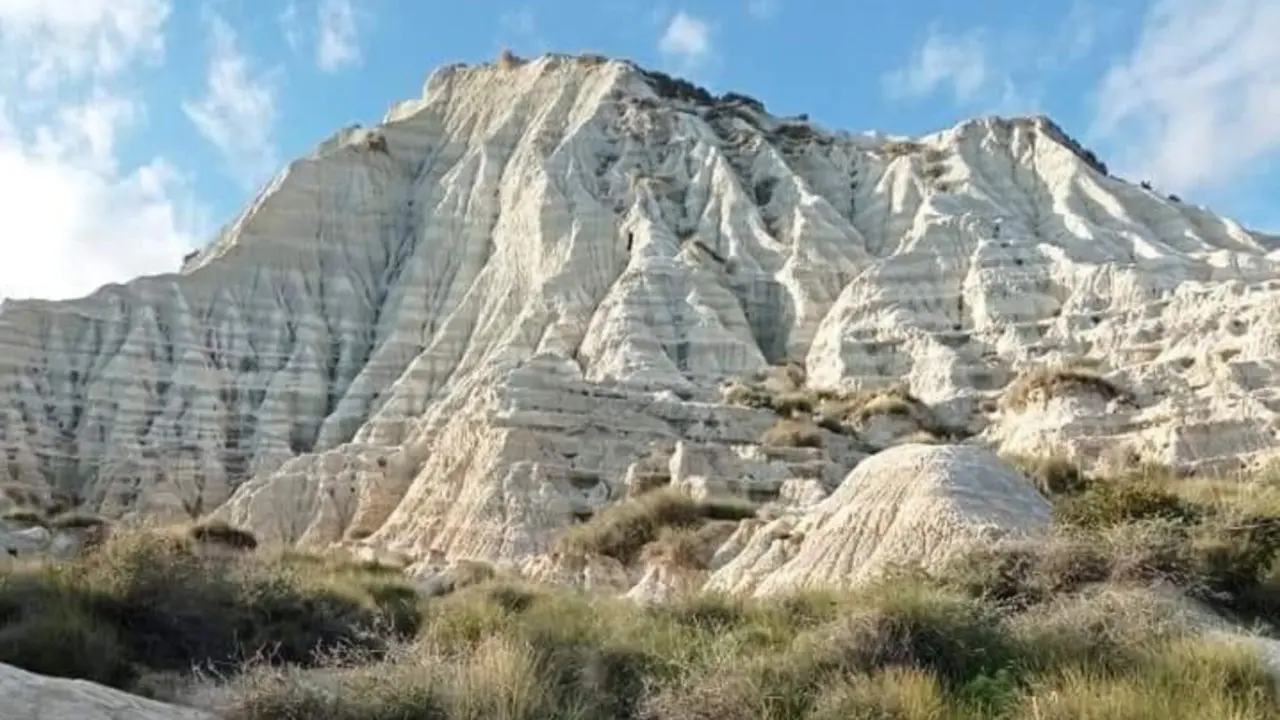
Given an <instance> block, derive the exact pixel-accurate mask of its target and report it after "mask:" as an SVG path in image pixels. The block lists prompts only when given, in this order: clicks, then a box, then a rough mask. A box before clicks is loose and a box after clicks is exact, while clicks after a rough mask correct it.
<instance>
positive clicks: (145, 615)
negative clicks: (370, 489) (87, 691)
mask: <svg viewBox="0 0 1280 720" xmlns="http://www.w3.org/2000/svg"><path fill="white" fill-rule="evenodd" d="M419 623H420V613H419V611H418V608H417V596H416V593H415V591H414V590H413V589H412V587H411V586H409V585H408V583H407V582H404V581H400V582H396V581H394V580H392V579H391V578H389V577H386V576H381V575H375V574H371V573H368V572H366V571H360V570H357V569H354V568H352V569H345V570H340V569H338V568H335V567H333V566H326V565H318V566H310V567H304V566H302V565H300V564H297V563H290V562H288V561H287V560H284V559H281V560H278V561H268V560H263V559H254V558H252V557H250V556H240V557H236V558H218V557H209V556H207V555H204V554H202V553H200V552H199V550H198V548H197V546H196V544H195V543H194V542H193V541H192V540H190V539H189V538H186V537H181V536H177V535H173V534H166V533H131V534H125V535H119V536H113V537H111V538H110V539H108V540H107V541H106V542H105V544H103V545H102V546H101V547H98V548H96V549H95V550H93V551H92V552H89V553H87V554H85V555H84V556H82V557H80V558H77V559H75V560H72V561H67V562H64V563H62V564H59V565H49V566H31V567H25V566H23V567H19V568H17V569H13V570H10V571H7V572H5V573H4V574H3V575H0V638H3V639H5V642H7V643H8V645H7V647H9V648H18V649H21V648H33V647H39V646H41V645H42V644H43V645H48V646H49V647H50V648H60V647H65V648H68V650H67V651H66V652H65V653H62V651H55V650H53V649H51V650H49V651H48V652H47V653H46V654H44V655H39V654H36V653H31V654H29V655H24V654H23V653H24V652H25V651H19V650H12V653H13V654H12V655H11V656H10V659H9V660H8V661H9V662H12V663H13V664H15V665H17V666H19V667H27V668H29V669H33V670H36V671H38V672H49V673H52V674H60V675H65V676H67V677H83V678H88V679H95V680H99V681H103V682H108V683H110V684H114V685H116V686H120V687H126V688H127V687H128V682H129V680H130V678H131V677H132V676H126V675H124V674H121V673H118V672H117V671H116V670H115V669H114V668H117V667H123V666H133V667H136V668H138V669H140V670H149V671H179V672H189V671H190V670H191V668H192V667H193V666H195V665H202V666H213V667H215V668H218V669H219V671H227V670H234V669H235V668H236V667H237V666H239V665H240V664H241V663H242V662H244V661H245V660H246V659H247V658H251V657H254V656H259V655H262V656H265V657H268V658H270V660H271V661H272V662H274V663H293V664H301V665H307V664H310V663H313V662H315V661H316V660H317V656H318V654H324V653H326V652H330V651H334V650H337V649H350V650H365V651H369V652H375V653H376V652H380V651H381V650H383V649H385V647H386V646H387V644H388V643H390V642H392V641H394V639H395V638H396V637H407V636H409V635H411V634H412V633H413V632H415V631H416V629H417V627H418V625H419ZM77 647H84V648H98V649H97V650H95V651H94V652H92V653H88V651H87V650H86V652H84V653H81V652H73V651H72V650H71V649H73V648H77ZM109 648H118V649H117V650H114V651H110V650H109ZM3 651H4V650H3V648H0V652H3ZM59 653H61V654H59ZM28 657H29V658H30V659H29V660H28V659H25V658H28ZM28 663H31V664H30V665H28ZM86 663H88V664H87V665H86ZM36 665H38V666H39V667H38V669H37V667H35V666H36ZM59 667H60V668H61V669H59Z"/></svg>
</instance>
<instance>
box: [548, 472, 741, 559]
mask: <svg viewBox="0 0 1280 720" xmlns="http://www.w3.org/2000/svg"><path fill="white" fill-rule="evenodd" d="M754 515H755V509H754V508H753V507H751V506H750V505H748V504H746V503H741V502H732V501H709V502H699V501H697V500H694V499H693V498H692V497H691V496H690V495H689V494H688V493H686V492H684V491H682V490H680V489H677V488H662V489H659V490H653V491H650V492H647V493H645V494H644V495H639V496H636V497H633V498H628V499H627V500H624V501H623V502H619V503H616V504H614V505H610V506H608V507H606V508H605V509H603V510H601V511H600V512H598V513H596V514H595V515H593V516H592V517H591V519H590V520H589V521H587V522H585V523H581V524H578V525H573V526H571V527H569V528H566V529H565V530H564V531H563V532H562V533H561V535H560V537H559V538H558V540H557V547H558V548H559V550H560V551H562V552H565V553H569V554H572V555H605V556H607V557H612V558H615V559H617V560H620V561H621V562H623V563H626V564H630V563H631V562H634V561H635V560H636V559H637V558H638V557H639V555H640V551H641V550H642V549H643V548H644V546H645V545H647V544H649V543H650V542H653V541H654V540H656V539H658V535H659V533H661V532H662V530H663V529H664V528H689V527H696V526H699V525H701V524H702V523H703V522H705V521H708V520H739V519H743V518H746V517H751V516H754Z"/></svg>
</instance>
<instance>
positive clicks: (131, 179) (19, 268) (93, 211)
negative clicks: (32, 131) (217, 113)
mask: <svg viewBox="0 0 1280 720" xmlns="http://www.w3.org/2000/svg"><path fill="white" fill-rule="evenodd" d="M80 110H82V111H84V112H86V113H94V112H97V110H96V109H95V108H93V107H89V106H86V107H83V108H80ZM121 129H123V126H117V127H115V128H113V132H114V131H118V130H121ZM45 130H47V131H48V132H49V134H48V135H46V138H52V137H55V136H56V135H57V134H58V133H60V132H62V131H61V130H59V129H57V128H45ZM68 139H69V140H71V141H73V142H77V141H78V142H87V143H88V144H89V145H92V144H93V143H94V142H100V141H101V139H100V138H99V139H94V138H87V137H86V138H68ZM52 142H55V143H56V142H57V141H56V140H53V141H52ZM108 142H110V141H108ZM72 147H73V146H72V145H67V146H63V147H61V148H58V150H60V152H48V150H49V148H46V149H45V151H31V150H28V149H27V148H26V147H25V145H24V143H23V142H22V141H21V139H20V138H13V137H6V138H3V139H0V194H3V196H4V198H5V205H6V210H5V213H4V217H3V220H2V221H0V222H3V225H0V233H3V238H4V239H3V240H2V241H0V297H44V298H55V299H56V298H66V297H75V296H79V295H84V294H86V293H89V292H91V291H92V290H93V289H95V288H97V287H99V286H101V285H104V284H106V283H108V282H122V281H124V280H127V279H129V278H132V277H135V276H137V275H145V274H153V273H159V272H171V271H175V270H177V268H178V267H179V265H180V264H181V261H182V257H183V255H185V254H186V253H187V252H188V251H189V249H190V248H192V247H194V246H195V244H196V243H197V241H198V240H199V235H198V234H197V233H199V232H200V231H201V230H202V229H203V227H204V226H206V225H207V223H206V222H205V218H204V217H203V216H202V212H201V210H200V209H199V207H198V206H197V205H196V204H195V203H194V202H182V201H179V200H175V199H174V198H175V196H179V195H184V194H186V193H185V190H186V189H185V187H184V185H183V183H182V179H181V178H180V177H179V176H178V175H177V173H176V171H175V170H174V168H173V167H172V166H171V165H169V164H168V163H167V162H166V161H164V160H162V159H159V158H157V159H154V160H152V161H150V162H149V163H147V164H145V165H142V166H141V167H137V168H134V169H132V170H130V171H128V172H123V173H122V172H119V171H116V170H113V169H104V168H100V167H94V166H93V163H92V162H86V163H82V162H79V161H77V160H76V158H75V157H74V155H75V153H74V152H67V151H69V150H71V149H72Z"/></svg>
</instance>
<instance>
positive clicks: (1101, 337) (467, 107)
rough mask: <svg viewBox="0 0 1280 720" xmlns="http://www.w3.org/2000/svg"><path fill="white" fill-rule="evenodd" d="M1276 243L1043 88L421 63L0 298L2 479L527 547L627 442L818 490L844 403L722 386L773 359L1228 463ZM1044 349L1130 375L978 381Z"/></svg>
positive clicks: (1093, 449) (622, 477) (694, 483)
mask: <svg viewBox="0 0 1280 720" xmlns="http://www.w3.org/2000/svg"><path fill="white" fill-rule="evenodd" d="M1276 246H1277V241H1276V240H1275V239H1274V238H1268V237H1265V236H1263V235H1261V234H1258V233H1254V232H1250V231H1248V230H1246V229H1245V228H1243V227H1241V226H1240V225H1238V224H1237V223H1234V222H1232V221H1230V220H1226V219H1223V218H1221V217H1218V216H1216V215H1214V214H1212V213H1210V212H1208V211H1206V210H1204V209H1201V208H1198V207H1194V206H1191V205H1189V204H1185V203H1182V202H1180V201H1177V200H1176V199H1170V198H1167V197H1164V196H1162V195H1160V194H1157V193H1156V192H1153V191H1151V190H1148V189H1146V188H1143V187H1140V186H1139V185H1136V184H1130V183H1129V182H1126V181H1124V180H1121V179H1117V178H1114V177H1110V176H1109V175H1108V174H1107V173H1106V172H1105V168H1104V167H1102V165H1101V163H1099V162H1098V161H1097V160H1096V159H1095V158H1093V156H1092V155H1091V154H1089V153H1087V152H1085V151H1084V150H1082V149H1081V148H1080V147H1079V146H1077V145H1076V144H1075V143H1074V141H1072V140H1070V139H1069V138H1068V137H1067V136H1066V135H1065V134H1064V133H1063V132H1062V131H1061V130H1060V129H1059V128H1057V127H1056V126H1055V125H1054V124H1053V123H1052V122H1050V121H1049V120H1048V119H1046V118H1041V117H1037V118H1021V119H1001V118H983V119H977V120H972V121H969V122H965V123H962V124H960V125H958V126H956V127H954V128H952V129H949V130H945V131H942V132H938V133H936V134H933V135H929V136H926V137H921V138H915V139H912V140H905V139H891V138H885V137H881V136H878V135H870V134H868V135H854V134H849V133H845V132H834V131H830V130H827V129H823V128H821V127H818V126H817V125H815V124H814V123H811V122H809V121H808V120H807V119H805V118H802V117H801V118H778V117H774V116H771V115H769V114H767V113H766V112H765V111H764V108H763V106H762V105H760V104H759V103H757V102H755V101H753V100H751V99H750V98H745V97H742V96H737V95H727V96H724V97H718V98H717V97H712V96H711V95H709V94H707V93H705V92H704V91H701V90H699V89H698V88H695V87H693V86H691V85H688V84H687V83H681V82H678V81H674V80H672V79H671V78H667V77H665V76H661V75H658V74H655V73H651V72H647V71H644V70H642V69H640V68H637V67H636V66H634V65H632V64H630V63H626V62H621V61H612V60H605V59H603V58H597V57H577V58H575V57H565V56H546V57H542V58H539V59H537V60H534V61H530V62H502V63H497V64H493V65H486V66H480V67H465V66H453V67H447V68H443V69H441V70H439V71H437V72H435V73H433V74H432V75H431V77H430V78H429V79H428V81H427V83H426V87H425V88H424V92H423V95H422V97H421V98H419V99H416V100H411V101H408V102H405V103H401V104H399V105H397V106H395V107H394V108H393V109H392V110H391V111H390V112H389V113H388V115H387V117H386V118H385V120H384V122H383V123H381V124H380V125H378V126H377V127H374V128H371V129H360V128H351V129H347V130H344V131H342V132H340V133H338V134H337V135H336V136H335V137H333V138H332V139H331V140H329V141H327V142H325V143H323V144H322V145H321V146H320V147H318V148H317V149H316V150H315V151H314V152H313V153H312V154H311V155H309V156H307V157H304V158H301V159H299V160H297V161H295V162H293V163H291V164H290V165H289V166H288V167H287V168H285V169H284V170H283V171H282V172H281V173H280V174H279V176H278V177H276V178H275V179H274V181H272V182H271V183H270V184H269V185H268V186H267V187H265V188H264V189H263V190H262V192H261V193H260V194H259V195H258V196H257V198H256V199H255V200H254V201H253V203H252V204H251V205H250V206H249V207H248V208H247V209H246V210H245V211H244V212H243V213H242V214H241V215H240V216H239V217H237V218H236V219H235V220H234V222H232V223H231V224H229V225H228V226H227V227H226V229H225V230H224V231H223V232H222V233H221V234H220V235H219V237H218V238H216V240H215V241H214V242H213V243H211V244H210V245H209V247H207V248H206V249H204V250H203V251H201V252H199V253H198V254H194V255H193V256H191V257H190V258H188V259H187V260H186V261H185V262H184V264H183V266H182V267H181V270H180V271H179V272H175V273H173V274H169V275H163V276H157V277H146V278H139V279H136V280H133V281H131V282H129V283H126V284H123V285H111V286H107V287H104V288H102V289H100V290H98V291H97V292H95V293H93V294H92V295H90V296H88V297H85V298H82V299H77V300H71V301H65V302H46V301H35V300H12V299H10V300H8V301H6V302H5V303H4V305H3V309H2V310H0V448H3V450H4V452H3V453H0V481H2V482H5V483H8V485H9V486H15V487H16V486H21V487H24V488H27V489H28V490H29V489H32V488H34V489H36V491H37V492H41V493H48V492H50V491H51V490H53V489H57V490H60V491H62V492H64V493H71V494H74V495H75V496H76V497H77V498H78V499H80V500H81V501H83V503H84V504H85V505H87V506H88V507H90V508H92V509H96V510H99V511H101V512H104V513H106V514H109V515H113V516H145V517H152V516H185V515H193V516H194V515H198V514H203V513H209V512H211V511H216V512H217V513H218V514H219V515H221V516H223V517H226V518H228V519H231V520H233V521H235V522H238V523H241V524H245V525H247V526H249V527H250V528H251V529H253V530H254V531H255V532H256V533H258V534H259V536H261V537H262V538H264V539H268V540H269V539H282V540H286V541H290V542H302V543H308V544H314V545H319V546H323V545H327V544H329V543H332V542H336V541H345V542H348V543H363V544H367V545H369V546H370V547H377V548H382V549H386V550H388V551H396V552H399V553H403V554H405V555H407V556H408V557H409V558H410V559H411V560H412V561H415V562H420V563H431V562H436V561H444V560H448V559H450V558H458V557H485V558H490V559H494V560H509V561H512V562H515V563H522V562H526V561H529V560H530V559H532V558H534V557H537V556H540V555H541V554H542V553H544V552H546V551H547V550H548V548H549V538H550V536H551V534H552V532H553V531H554V530H555V529H556V528H560V527H563V526H565V525H567V524H569V523H571V522H573V521H574V520H575V518H582V517H585V516H588V515H590V514H591V513H592V512H594V511H596V510H597V509H598V508H600V507H601V506H603V505H605V504H607V503H610V502H615V501H617V500H618V499H619V498H621V497H623V496H625V495H626V492H627V487H628V485H629V484H630V483H633V482H640V481H642V480H643V479H644V478H645V477H649V476H653V475H655V474H657V475H660V476H662V478H663V479H664V481H667V480H669V481H670V482H673V483H676V484H684V485H688V486H689V487H692V488H697V489H699V490H700V491H702V492H733V493H739V494H743V495H746V496H749V497H753V498H756V499H761V500H769V501H774V502H775V504H778V505H787V506H801V507H807V506H810V505H812V504H813V503H815V502H818V501H819V500H821V498H823V497H825V496H827V495H828V494H829V493H831V492H832V491H833V490H834V489H835V488H836V487H837V486H839V484H840V481H841V480H842V479H843V478H844V477H845V476H846V475H847V474H848V473H849V471H850V470H851V469H852V468H853V467H854V466H855V465H856V464H857V463H858V462H859V461H860V460H861V459H862V458H863V457H865V456H866V454H867V452H868V450H869V449H868V446H867V442H865V438H858V437H851V436H848V435H844V434H840V433H834V432H828V431H826V430H823V431H821V432H822V433H823V438H824V442H823V447H820V448H816V447H800V448H766V447H762V446H761V445H760V438H761V435H762V434H763V433H765V432H766V431H767V430H769V428H770V427H772V426H773V424H774V423H775V421H776V417H775V415H774V414H773V413H772V412H771V411H769V410H762V409H752V408H747V407H732V406H729V405H726V404H724V403H723V402H722V401H721V399H720V390H719V385H720V384H721V383H722V382H724V381H726V380H728V379H731V378H734V377H738V376H746V375H751V374H753V373H756V372H758V371H761V370H763V369H765V368H767V367H770V366H773V365H777V364H779V363H781V362H783V361H786V360H792V361H796V362H798V363H800V364H801V365H802V366H803V367H804V368H805V370H806V371H807V382H808V384H809V386H811V387H814V388H823V387H848V388H857V387H865V386H880V385H885V384H889V383H896V382H902V383H905V385H906V386H907V387H909V389H910V390H911V392H912V393H913V394H914V395H915V396H916V397H918V398H919V399H921V400H923V401H924V402H925V403H927V404H928V405H929V406H930V407H931V409H932V411H933V412H936V414H937V417H939V418H941V419H942V420H943V421H945V423H947V424H948V425H949V426H951V427H955V428H961V429H964V430H965V431H966V434H968V435H972V436H976V438H977V439H978V440H979V441H986V442H989V443H991V444H993V445H996V446H999V447H1001V448H1003V449H1007V450H1012V451H1044V450H1050V449H1057V450H1060V451H1062V452H1066V453H1068V454H1071V455H1074V456H1076V457H1078V458H1080V459H1082V460H1083V461H1085V462H1086V463H1093V462H1098V461H1100V460H1101V459H1103V458H1105V457H1107V456H1109V455H1111V454H1114V453H1126V452H1127V453H1135V454H1139V455H1142V456H1143V457H1147V458H1150V459H1153V460H1162V461H1166V462H1172V463H1175V464H1179V465H1183V466H1189V467H1190V466H1197V467H1199V466H1209V467H1216V466H1219V465H1225V464H1227V463H1234V462H1239V461H1240V460H1242V459H1243V460H1258V459H1262V458H1266V457H1269V455H1270V454H1273V453H1274V452H1275V451H1276V450H1277V449H1278V448H1280V436H1278V433H1280V425H1278V423H1277V418H1278V417H1280V416H1278V415H1277V413H1278V411H1280V382H1277V380H1278V379H1280V360H1277V353H1276V348H1277V345H1278V343H1280V255H1277V254H1276V253H1275V252H1274V251H1273V248H1275V247H1276ZM1061 361H1072V362H1075V361H1089V362H1091V363H1092V364H1093V365H1094V366H1096V367H1097V368H1098V369H1099V370H1100V371H1101V372H1102V373H1103V374H1105V375H1106V376H1107V377H1108V378H1109V379H1111V380H1112V381H1114V382H1115V383H1116V384H1117V385H1120V386H1123V387H1125V388H1127V389H1128V390H1130V391H1132V393H1133V399H1132V401H1130V402H1119V401H1117V400H1108V399H1106V398H1104V397H1101V396H1097V397H1095V396H1093V395H1091V394H1089V393H1088V392H1084V393H1075V394H1069V395H1067V396H1064V397H1057V398H1048V399H1044V401H1043V402H1035V403H1030V404H1027V405H1025V406H1022V407H1018V408H1012V407H1005V406H1002V405H999V404H998V403H995V402H994V400H995V399H996V398H997V397H998V396H999V395H1000V393H1001V391H1002V389H1003V388H1005V387H1006V386H1007V385H1008V384H1009V383H1010V382H1011V381H1012V380H1013V379H1014V377H1015V376H1017V374H1018V373H1020V372H1022V371H1023V370H1024V369H1026V368H1029V367H1033V366H1035V365H1037V364H1041V363H1052V362H1061ZM868 432H869V434H870V435H876V436H877V437H878V436H879V435H882V434H883V433H880V431H876V432H875V433H870V431H868ZM872 444H873V445H874V443H872ZM870 449H874V448H870ZM3 494H4V493H3V492H2V491H0V495H3ZM3 502H4V501H3V500H0V504H3ZM833 512H836V511H835V510H833ZM814 523H815V528H820V527H821V526H822V523H821V522H820V521H819V520H815V521H814ZM730 542H731V543H732V542H739V543H740V544H741V543H746V542H747V540H746V539H744V538H742V537H740V538H738V539H737V540H731V541H730ZM801 552H805V551H804V550H803V549H801Z"/></svg>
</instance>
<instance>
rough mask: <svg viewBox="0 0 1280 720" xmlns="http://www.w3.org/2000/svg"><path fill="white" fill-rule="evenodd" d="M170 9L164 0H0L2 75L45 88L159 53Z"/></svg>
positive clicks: (104, 73) (102, 74)
mask: <svg viewBox="0 0 1280 720" xmlns="http://www.w3.org/2000/svg"><path fill="white" fill-rule="evenodd" d="M169 12H170V6H169V1H168V0H75V1H74V2H55V1H54V0H0V77H3V80H5V81H6V82H12V81H13V80H15V79H19V78H20V79H21V80H22V81H23V82H24V83H25V85H26V86H27V89H28V90H47V89H49V88H51V87H52V86H54V85H55V84H57V83H58V82H60V81H62V80H64V79H67V78H73V79H74V78H82V77H85V76H95V77H99V78H101V77H106V76H109V75H111V74H113V73H115V72H118V71H120V70H121V69H123V68H124V67H125V66H127V65H129V64H130V63H132V62H134V61H135V60H138V59H140V58H145V59H149V60H155V59H158V58H159V57H160V56H161V55H162V54H163V52H164V36H163V34H162V32H161V28H162V27H163V26H164V24H165V21H166V20H167V19H168V17H169ZM15 75H16V76H18V77H17V78H15Z"/></svg>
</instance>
